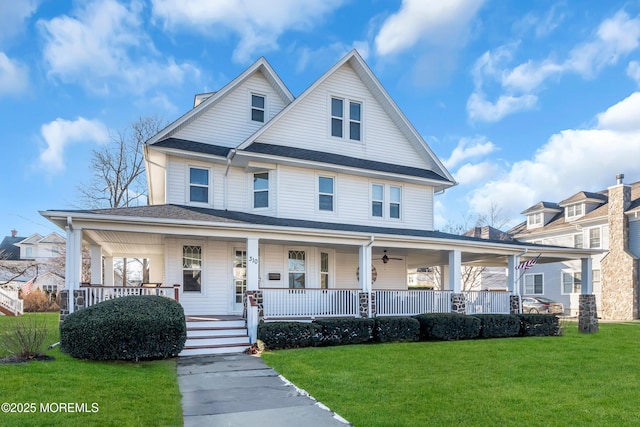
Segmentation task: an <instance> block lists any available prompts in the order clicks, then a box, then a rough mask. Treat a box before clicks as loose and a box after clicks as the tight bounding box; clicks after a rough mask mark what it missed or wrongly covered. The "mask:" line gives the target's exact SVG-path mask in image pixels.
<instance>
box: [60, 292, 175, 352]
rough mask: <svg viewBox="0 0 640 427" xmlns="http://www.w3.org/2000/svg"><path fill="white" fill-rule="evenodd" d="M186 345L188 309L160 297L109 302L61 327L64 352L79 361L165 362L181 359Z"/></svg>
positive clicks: (74, 316)
mask: <svg viewBox="0 0 640 427" xmlns="http://www.w3.org/2000/svg"><path fill="white" fill-rule="evenodd" d="M186 339H187V326H186V323H185V318H184V310H183V309H182V306H181V305H180V304H179V303H178V302H177V301H174V300H172V299H170V298H165V297H161V296H155V295H148V296H140V295H134V296H127V297H122V298H117V299H112V300H108V301H104V302H101V303H99V304H96V305H93V306H91V307H87V308H84V309H82V310H79V311H76V312H74V313H71V314H69V315H68V316H67V317H66V318H65V319H64V322H62V323H61V324H60V349H61V350H62V351H63V352H64V353H68V354H70V355H71V356H73V357H76V358H79V359H91V360H134V361H138V360H140V359H164V358H167V357H172V356H177V355H178V353H180V352H181V351H182V349H183V347H184V343H185V341H186Z"/></svg>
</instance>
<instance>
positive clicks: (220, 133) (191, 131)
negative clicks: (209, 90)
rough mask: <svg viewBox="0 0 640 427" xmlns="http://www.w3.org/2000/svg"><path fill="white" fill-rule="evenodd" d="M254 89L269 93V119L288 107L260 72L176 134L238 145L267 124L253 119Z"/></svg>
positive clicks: (267, 96) (224, 144)
mask: <svg viewBox="0 0 640 427" xmlns="http://www.w3.org/2000/svg"><path fill="white" fill-rule="evenodd" d="M252 92H253V93H256V94H260V95H266V104H267V105H266V117H265V122H267V121H269V120H270V119H271V118H272V117H273V116H275V115H276V114H277V113H278V112H280V111H281V110H282V109H283V108H284V102H283V101H282V99H281V98H280V97H279V96H278V94H277V93H276V91H275V90H274V89H273V87H272V86H271V85H270V84H269V82H268V81H267V79H265V78H264V76H263V75H262V73H260V72H258V73H255V74H253V75H252V76H251V77H249V78H248V79H247V80H246V81H245V82H244V83H242V84H241V85H240V86H238V87H237V88H236V89H235V90H234V91H232V92H230V93H229V94H227V95H226V96H225V97H224V98H223V99H222V100H221V101H220V102H218V103H217V104H216V105H213V106H212V107H211V108H209V109H208V110H207V111H206V112H205V113H203V114H202V115H201V116H200V117H198V118H197V119H196V120H194V121H193V122H191V123H189V125H188V126H186V127H185V128H183V129H180V130H179V131H178V132H177V133H176V134H175V135H173V136H174V137H175V138H181V139H186V140H189V141H197V142H203V143H206V144H212V145H219V146H224V147H236V146H238V145H239V144H240V143H242V142H243V141H244V140H245V139H247V138H248V137H249V136H250V135H251V134H253V133H254V132H255V131H257V130H258V129H259V128H260V127H261V126H263V123H259V122H254V121H252V120H251V116H250V114H251V93H252Z"/></svg>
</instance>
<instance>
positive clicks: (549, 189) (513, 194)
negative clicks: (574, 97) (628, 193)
mask: <svg viewBox="0 0 640 427" xmlns="http://www.w3.org/2000/svg"><path fill="white" fill-rule="evenodd" d="M639 105H640V93H634V94H632V95H631V96H629V97H628V98H626V99H624V100H622V101H620V102H619V103H617V104H616V105H613V106H611V107H610V108H609V109H607V110H606V111H605V112H603V113H601V114H600V115H598V120H597V121H598V124H597V126H596V127H594V128H591V129H569V130H564V131H562V132H560V133H557V134H555V135H553V136H551V138H549V140H548V141H547V143H546V144H545V145H544V146H542V147H541V148H540V149H539V150H538V151H537V152H536V154H535V156H534V157H533V158H532V159H531V160H524V161H520V162H517V163H514V164H513V165H512V166H511V168H510V169H509V170H506V171H504V172H503V174H502V176H501V177H500V178H499V179H496V180H494V181H491V182H488V183H486V184H484V185H482V186H480V187H479V188H478V189H477V190H475V191H473V192H472V196H471V199H470V205H471V207H472V208H473V209H475V210H476V211H478V212H482V211H483V210H485V209H486V208H487V206H488V205H489V204H491V203H494V204H496V205H497V206H498V207H500V208H502V209H503V210H504V211H505V214H506V215H508V216H513V217H518V214H519V212H521V211H522V210H524V209H526V208H528V207H529V206H532V205H533V204H535V203H537V202H539V201H551V202H557V201H558V200H563V199H565V198H567V197H569V196H571V195H572V194H574V193H576V192H578V191H581V190H586V191H599V190H604V189H606V188H607V187H608V186H610V185H613V184H614V183H615V179H614V177H615V175H616V174H618V173H626V174H627V175H631V174H633V173H635V174H636V176H635V177H633V179H638V178H640V176H638V175H637V170H638V167H637V158H638V153H640V125H638V124H632V118H631V115H632V114H633V111H638V106H639ZM630 178H631V176H630Z"/></svg>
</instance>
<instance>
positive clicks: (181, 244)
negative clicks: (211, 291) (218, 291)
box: [178, 241, 207, 297]
mask: <svg viewBox="0 0 640 427" xmlns="http://www.w3.org/2000/svg"><path fill="white" fill-rule="evenodd" d="M185 246H199V247H200V291H185V290H184V270H185V268H184V264H183V262H184V260H183V257H184V247H185ZM178 248H179V251H180V258H179V259H180V282H179V283H181V286H180V293H181V294H183V295H185V296H187V297H188V296H190V295H192V296H198V297H202V296H206V294H207V292H206V281H205V259H206V253H205V251H206V245H205V242H203V241H195V242H194V241H188V242H187V241H179V242H178Z"/></svg>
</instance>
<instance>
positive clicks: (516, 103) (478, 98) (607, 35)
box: [467, 11, 640, 121]
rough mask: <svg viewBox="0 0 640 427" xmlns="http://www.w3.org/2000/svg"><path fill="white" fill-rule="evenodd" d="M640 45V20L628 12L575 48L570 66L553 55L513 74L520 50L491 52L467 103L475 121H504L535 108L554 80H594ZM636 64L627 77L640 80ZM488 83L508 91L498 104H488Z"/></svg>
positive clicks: (479, 65) (476, 69)
mask: <svg viewBox="0 0 640 427" xmlns="http://www.w3.org/2000/svg"><path fill="white" fill-rule="evenodd" d="M638 46H640V18H630V17H629V15H628V14H627V13H625V12H624V11H619V12H617V13H616V14H615V15H614V16H612V17H611V18H608V19H605V20H603V21H602V22H601V23H600V25H599V26H598V29H597V31H596V33H595V35H594V37H593V38H592V39H591V40H589V41H586V42H584V43H581V44H579V45H577V46H575V47H574V48H573V49H571V51H570V52H569V53H568V54H567V57H566V59H565V60H564V61H559V60H557V58H555V56H556V55H555V54H550V55H549V56H548V57H547V58H545V59H543V60H541V61H533V60H529V61H527V62H525V63H522V64H520V65H517V66H516V67H514V68H512V69H509V68H507V67H506V63H507V62H508V61H510V60H511V57H512V51H513V49H514V45H507V46H501V47H500V48H498V49H496V51H494V52H486V53H485V54H483V55H482V56H481V57H480V58H478V60H477V61H476V64H475V66H474V68H473V77H474V83H475V89H474V92H473V93H472V94H471V95H470V96H469V100H468V102H467V113H468V115H469V118H470V119H471V120H478V121H498V120H501V119H502V118H504V117H505V116H507V115H509V114H513V113H515V112H519V111H525V110H529V109H532V108H534V107H535V106H536V104H537V96H536V95H535V92H536V91H538V90H539V89H540V87H542V86H543V85H544V84H545V83H546V82H547V81H548V80H549V79H551V78H557V77H559V76H561V75H562V74H566V73H574V74H577V75H579V76H580V77H582V78H585V79H588V78H593V77H594V76H595V75H597V74H598V73H599V72H600V71H602V69H603V68H605V67H607V66H611V65H615V64H617V63H618V61H619V60H620V59H621V58H623V57H625V56H627V55H628V54H630V53H631V52H633V51H635V50H636V49H637V48H638ZM637 68H638V67H637V64H636V63H633V62H632V63H630V64H629V66H628V68H627V74H628V75H629V76H630V77H632V78H634V79H637V80H636V81H640V72H639V71H638V69H637ZM487 80H493V81H497V82H498V83H499V84H500V86H501V89H502V91H503V93H502V94H500V95H498V97H497V100H496V101H495V102H491V101H488V100H487V99H486V98H487V97H486V95H485V93H484V92H485V89H484V86H485V85H486V83H487V82H486V81H487Z"/></svg>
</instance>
